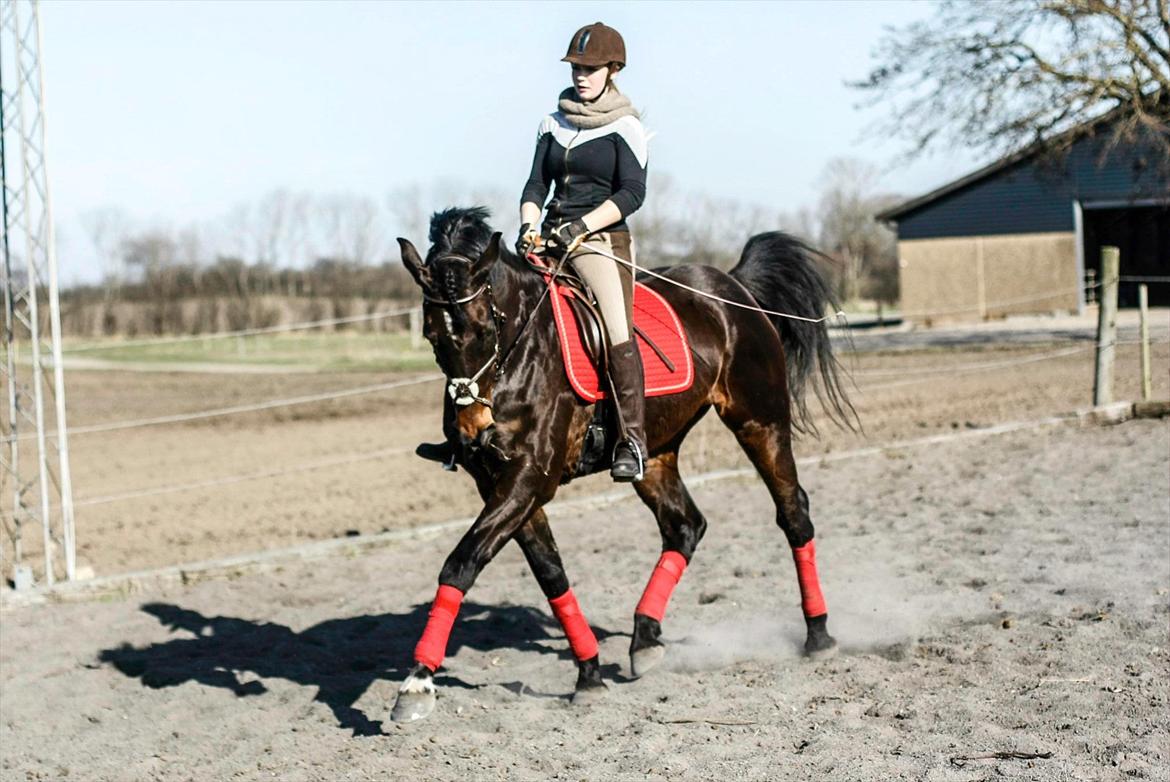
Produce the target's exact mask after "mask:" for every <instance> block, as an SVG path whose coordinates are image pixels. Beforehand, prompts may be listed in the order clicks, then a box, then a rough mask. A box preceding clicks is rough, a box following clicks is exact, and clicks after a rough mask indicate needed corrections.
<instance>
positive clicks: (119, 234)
mask: <svg viewBox="0 0 1170 782" xmlns="http://www.w3.org/2000/svg"><path fill="white" fill-rule="evenodd" d="M81 225H82V228H83V229H84V230H85V233H86V235H87V236H88V237H89V241H90V244H92V245H93V248H94V250H96V251H97V254H98V257H99V258H101V260H102V266H103V267H104V268H103V269H102V277H103V278H104V279H103V285H104V287H105V289H106V291H107V295H110V294H112V291H113V290H116V289H117V287H118V285H120V284H121V283H122V281H123V280H124V278H125V276H126V269H125V268H124V267H123V265H122V258H123V256H122V244H123V242H125V241H126V238H127V236H128V235H129V233H130V218H129V216H128V215H127V214H126V212H125V211H123V210H122V209H119V208H117V207H112V206H104V207H99V208H97V209H90V210H89V211H87V212H85V213H84V214H82V215H81Z"/></svg>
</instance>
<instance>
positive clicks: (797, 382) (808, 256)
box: [731, 231, 857, 433]
mask: <svg viewBox="0 0 1170 782" xmlns="http://www.w3.org/2000/svg"><path fill="white" fill-rule="evenodd" d="M819 258H824V256H822V255H821V254H820V253H818V252H817V251H816V250H814V249H812V248H811V247H809V246H808V245H806V244H805V243H804V242H802V241H800V240H799V239H796V238H795V237H792V236H789V235H788V234H786V233H783V232H781V231H770V232H768V233H762V234H757V235H755V236H753V237H752V238H751V239H749V240H748V243H747V244H746V245H744V248H743V255H741V256H740V258H739V263H737V264H736V265H735V268H734V269H732V270H731V276H732V277H734V278H735V279H737V280H739V282H741V283H742V284H743V286H744V287H745V288H747V289H748V290H749V291H751V294H752V295H753V296H755V298H756V301H757V302H759V304H760V306H761V307H763V308H764V309H768V310H774V311H776V312H784V313H788V314H791V315H799V316H800V317H803V318H814V319H815V318H821V317H824V316H825V314H826V313H831V312H834V311H836V309H837V303H836V301H834V299H833V294H832V291H830V289H829V285H828V283H827V282H825V279H824V277H822V276H821V273H820V272H819V271H818V270H817V260H818V259H819ZM770 317H771V320H772V323H773V324H774V325H775V326H776V329H777V331H779V332H780V339H781V341H782V342H783V343H784V355H785V359H786V361H787V367H788V388H789V393H790V394H791V396H792V403H793V407H794V415H793V424H794V426H795V427H796V428H797V429H798V430H800V431H805V432H812V433H815V432H816V426H815V425H814V424H813V421H812V416H810V415H809V412H808V404H807V402H806V399H805V391H806V390H807V388H808V385H809V384H810V381H811V385H812V387H813V389H814V390H815V391H816V395H817V398H818V399H820V400H821V405H822V406H823V407H824V408H825V412H827V413H828V414H829V418H830V419H832V420H833V421H834V422H836V423H837V424H839V425H840V426H842V427H844V428H848V429H854V428H855V426H854V423H855V422H856V421H857V413H856V411H855V410H854V409H853V405H852V404H851V403H850V402H849V398H848V396H847V395H846V393H845V389H844V388H842V386H841V379H840V377H839V375H838V372H839V370H840V363H839V362H838V361H837V357H836V356H834V355H833V346H832V344H831V343H830V341H829V329H828V326H827V325H826V322H825V321H821V322H820V323H809V322H808V321H802V320H793V319H791V318H780V317H776V316H775V315H773V316H770Z"/></svg>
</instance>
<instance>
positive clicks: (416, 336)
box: [410, 307, 423, 350]
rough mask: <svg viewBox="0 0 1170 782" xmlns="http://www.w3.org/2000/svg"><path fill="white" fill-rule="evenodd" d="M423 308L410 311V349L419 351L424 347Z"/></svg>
mask: <svg viewBox="0 0 1170 782" xmlns="http://www.w3.org/2000/svg"><path fill="white" fill-rule="evenodd" d="M422 342H423V336H422V307H419V308H418V309H413V310H411V311H410V348H411V350H418V349H419V348H421V347H422Z"/></svg>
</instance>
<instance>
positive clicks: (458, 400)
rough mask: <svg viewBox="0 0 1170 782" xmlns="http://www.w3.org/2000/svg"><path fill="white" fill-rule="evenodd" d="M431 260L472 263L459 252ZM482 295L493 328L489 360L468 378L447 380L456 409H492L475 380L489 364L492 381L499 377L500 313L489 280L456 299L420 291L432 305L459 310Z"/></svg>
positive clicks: (449, 378) (424, 298) (502, 315)
mask: <svg viewBox="0 0 1170 782" xmlns="http://www.w3.org/2000/svg"><path fill="white" fill-rule="evenodd" d="M435 260H437V261H460V262H462V263H466V264H469V265H470V264H474V263H475V261H474V260H473V259H471V258H468V257H467V256H466V255H460V254H459V253H445V254H443V255H440V256H439V257H438V258H436V259H435ZM485 293H486V294H487V297H488V307H489V309H490V310H491V313H492V320H493V321H494V322H495V326H496V336H495V345H494V347H493V350H492V356H491V358H489V359H488V360H487V362H485V363H484V365H483V366H482V367H480V368H479V370H478V371H477V372H476V373H475V374H474V375H472V376H471V377H450V376H448V377H447V393H448V394H449V395H450V397H451V399H452V401H454V402H455V404H456V406H458V407H467V406H468V405H470V404H473V403H475V402H479V403H480V404H481V405H483V406H484V407H487V408H491V406H492V401H491V400H490V399H488V398H486V397H483V396H480V395H479V379H480V378H481V377H483V373H484V372H487V370H488V367H490V366H492V365H493V364H495V366H496V372H495V379H496V380H499V379H500V377H501V376H502V375H503V369H502V367H501V363H500V328H501V323H502V321H503V318H504V313H502V312H500V308H499V307H497V306H496V300H495V297H494V296H493V295H492V283H491V280H488V281H487V282H485V283H484V284H483V285H480V286H479V288H477V289H476V290H475V291H473V292H472V293H469V294H468V295H466V296H461V297H459V298H457V299H448V298H436V297H435V296H431V295H429V294H428V293H427V292H426V289H425V288H424V289H423V300H424V301H429V302H430V303H432V304H438V305H439V306H441V307H460V306H462V305H464V304H467V303H468V302H471V301H475V300H476V299H478V298H479V297H480V296H482V295H483V294H485Z"/></svg>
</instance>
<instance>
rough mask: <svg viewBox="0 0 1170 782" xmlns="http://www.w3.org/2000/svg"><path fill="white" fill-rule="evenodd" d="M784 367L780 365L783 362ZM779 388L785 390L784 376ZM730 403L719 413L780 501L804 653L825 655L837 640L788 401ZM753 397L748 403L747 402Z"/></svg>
mask: <svg viewBox="0 0 1170 782" xmlns="http://www.w3.org/2000/svg"><path fill="white" fill-rule="evenodd" d="M781 366H782V365H781ZM771 387H774V388H775V387H778V388H779V389H781V392H782V393H783V392H784V391H783V389H784V385H783V380H782V379H781V380H780V382H779V384H776V383H773V384H771ZM727 398H728V400H729V401H728V402H727V403H726V404H724V405H722V406H720V407H718V408H717V409H718V412H719V417H720V418H722V419H723V422H724V423H725V424H726V425H727V427H728V428H729V429H731V431H732V432H733V433H734V434H735V437H736V439H737V440H738V441H739V444H740V446H741V447H742V448H743V449H744V451H745V452H746V453H747V455H748V458H749V459H751V461H752V464H754V465H755V467H756V470H757V471H759V473H760V477H762V478H763V479H764V483H765V484H766V485H767V487H768V491H769V492H770V493H771V494H772V500H773V501H774V502H775V503H776V524H777V525H778V526H779V527H780V529H781V530H783V531H784V534H785V536H786V537H787V538H788V545H789V546H790V547H791V548H792V556H793V559H794V560H795V563H796V577H797V581H798V583H799V585H800V599H801V608H802V610H803V611H804V621H805V625H806V627H807V630H808V634H807V636H806V638H805V643H804V651H805V654H808V655H821V654H826V653H829V652H831V651H832V650H833V649H835V648H836V646H837V642H836V641H835V640H833V637H832V636H831V635H829V631H828V621H829V613H828V609H827V608H826V607H825V599H824V597H823V596H822V595H821V585H820V580H819V578H818V576H817V563H816V546H815V544H814V542H813V524H812V519H810V518H809V507H808V495H807V494H805V491H804V489H802V488H801V486H800V482H799V481H798V480H797V476H796V459H795V458H794V457H793V455H792V428H791V424H790V421H789V411H788V409H787V405H785V406H784V407H782V408H780V409H779V410H777V409H776V405H775V403H774V402H773V401H772V400H771V399H762V398H760V397H759V396H758V395H755V394H752V393H751V392H746V393H741V394H739V395H738V396H737V395H735V394H734V393H729V394H728V396H727ZM741 400H752V403H751V405H750V407H749V403H748V402H744V401H741Z"/></svg>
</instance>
